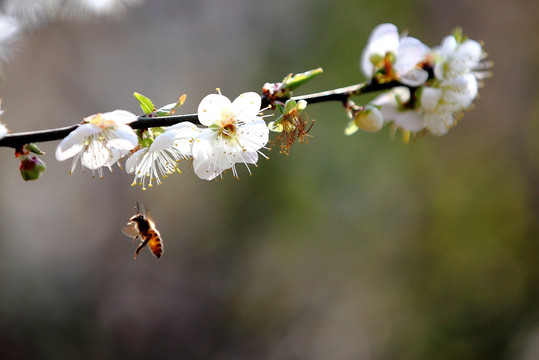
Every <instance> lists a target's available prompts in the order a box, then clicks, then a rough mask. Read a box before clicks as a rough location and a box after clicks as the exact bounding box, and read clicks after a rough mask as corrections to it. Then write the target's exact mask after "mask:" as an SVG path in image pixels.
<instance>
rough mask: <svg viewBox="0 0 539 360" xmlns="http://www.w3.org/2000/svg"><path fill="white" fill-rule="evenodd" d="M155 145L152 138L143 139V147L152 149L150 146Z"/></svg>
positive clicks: (141, 144) (141, 143)
mask: <svg viewBox="0 0 539 360" xmlns="http://www.w3.org/2000/svg"><path fill="white" fill-rule="evenodd" d="M152 143H153V140H152V139H150V138H144V139H142V141H141V142H140V146H142V147H143V148H146V147H150V145H152Z"/></svg>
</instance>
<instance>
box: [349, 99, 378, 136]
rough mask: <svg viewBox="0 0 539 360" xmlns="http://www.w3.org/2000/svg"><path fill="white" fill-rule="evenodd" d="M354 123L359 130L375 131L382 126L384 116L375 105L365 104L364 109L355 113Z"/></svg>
mask: <svg viewBox="0 0 539 360" xmlns="http://www.w3.org/2000/svg"><path fill="white" fill-rule="evenodd" d="M354 123H355V124H356V126H357V127H358V128H360V129H361V130H364V131H368V132H377V131H380V130H381V129H382V127H383V126H384V116H383V115H382V113H381V112H380V110H378V108H377V107H376V106H373V105H366V106H365V109H364V110H362V111H359V112H358V113H357V114H356V117H355V118H354Z"/></svg>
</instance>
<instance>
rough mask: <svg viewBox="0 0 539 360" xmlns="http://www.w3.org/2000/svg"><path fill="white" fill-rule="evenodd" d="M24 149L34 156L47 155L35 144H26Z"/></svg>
mask: <svg viewBox="0 0 539 360" xmlns="http://www.w3.org/2000/svg"><path fill="white" fill-rule="evenodd" d="M24 148H25V149H26V150H28V151H30V152H32V153H34V154H37V155H45V153H44V152H43V151H42V150H41V149H40V148H38V147H37V145H36V144H35V143H29V144H26V145H24Z"/></svg>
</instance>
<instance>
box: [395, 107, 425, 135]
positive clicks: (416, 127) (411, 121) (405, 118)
mask: <svg viewBox="0 0 539 360" xmlns="http://www.w3.org/2000/svg"><path fill="white" fill-rule="evenodd" d="M394 122H395V124H397V125H398V126H399V127H400V128H402V129H404V130H408V131H414V132H415V131H420V130H423V129H424V128H425V119H424V118H423V116H421V114H419V113H418V112H417V111H414V110H407V111H402V112H400V114H399V115H398V116H397V117H396V118H395V120H394Z"/></svg>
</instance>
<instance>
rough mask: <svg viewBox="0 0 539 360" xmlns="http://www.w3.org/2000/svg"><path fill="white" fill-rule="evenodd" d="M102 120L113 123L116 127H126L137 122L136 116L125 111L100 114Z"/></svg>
mask: <svg viewBox="0 0 539 360" xmlns="http://www.w3.org/2000/svg"><path fill="white" fill-rule="evenodd" d="M101 118H103V119H104V120H110V121H114V122H115V123H116V124H117V125H127V124H130V123H132V122H133V121H135V120H137V118H138V117H137V115H135V114H132V113H130V112H129V111H125V110H114V111H110V112H106V113H103V114H101Z"/></svg>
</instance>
